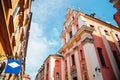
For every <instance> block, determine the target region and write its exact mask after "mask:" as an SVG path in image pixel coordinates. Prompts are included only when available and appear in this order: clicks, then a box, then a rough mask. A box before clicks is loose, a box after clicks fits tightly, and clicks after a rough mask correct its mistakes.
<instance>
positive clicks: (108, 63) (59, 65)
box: [44, 8, 120, 80]
mask: <svg viewBox="0 0 120 80" xmlns="http://www.w3.org/2000/svg"><path fill="white" fill-rule="evenodd" d="M61 40H62V47H61V48H60V50H59V51H58V53H59V55H62V57H60V58H57V57H58V56H56V55H54V58H53V56H49V57H48V58H47V59H46V60H45V62H44V64H45V70H44V71H45V72H44V73H45V74H44V80H120V29H119V28H117V27H115V26H113V25H111V24H108V23H106V22H104V21H101V20H99V19H98V18H96V17H94V16H93V15H87V14H84V13H82V12H81V11H80V10H78V11H75V10H72V9H70V8H69V9H68V11H67V14H66V19H65V23H64V27H63V31H62V33H61ZM55 56H56V57H55ZM57 72H58V73H59V79H58V78H56V77H57Z"/></svg>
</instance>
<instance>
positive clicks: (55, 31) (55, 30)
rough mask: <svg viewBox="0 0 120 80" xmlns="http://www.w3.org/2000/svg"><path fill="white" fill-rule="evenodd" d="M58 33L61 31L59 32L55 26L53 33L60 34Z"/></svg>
mask: <svg viewBox="0 0 120 80" xmlns="http://www.w3.org/2000/svg"><path fill="white" fill-rule="evenodd" d="M58 33H59V32H58V30H57V28H56V27H54V28H53V34H54V35H55V36H59V34H58Z"/></svg>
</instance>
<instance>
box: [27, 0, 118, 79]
mask: <svg viewBox="0 0 120 80" xmlns="http://www.w3.org/2000/svg"><path fill="white" fill-rule="evenodd" d="M68 7H70V8H73V9H75V10H78V8H80V10H81V11H82V12H84V13H87V14H90V13H92V12H95V13H96V16H97V17H98V18H99V19H101V20H103V21H106V22H110V23H111V24H113V25H115V26H116V23H115V21H114V20H113V14H114V13H115V12H116V9H115V8H114V7H113V5H112V4H111V3H109V0H35V1H34V2H33V3H32V12H33V17H32V22H31V29H30V36H29V42H28V49H27V60H26V73H27V74H29V75H30V77H31V80H35V75H36V74H37V72H38V70H39V68H40V66H41V65H42V64H43V61H44V60H45V59H46V58H47V56H48V55H49V54H54V53H56V52H57V51H58V50H59V49H60V47H61V40H60V34H61V31H62V28H63V24H64V20H65V15H66V11H67V8H68Z"/></svg>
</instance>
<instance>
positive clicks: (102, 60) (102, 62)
mask: <svg viewBox="0 0 120 80" xmlns="http://www.w3.org/2000/svg"><path fill="white" fill-rule="evenodd" d="M97 51H98V55H99V58H100V62H101V65H102V66H103V67H106V64H105V60H104V57H103V54H102V48H97Z"/></svg>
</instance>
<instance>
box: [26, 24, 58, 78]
mask: <svg viewBox="0 0 120 80" xmlns="http://www.w3.org/2000/svg"><path fill="white" fill-rule="evenodd" d="M44 29H45V28H44V27H43V26H42V25H39V24H38V23H35V22H32V23H31V30H30V37H29V44H28V50H27V60H26V64H27V65H26V73H28V74H29V75H30V77H32V80H34V79H33V78H35V75H34V77H33V73H37V71H38V69H39V68H40V66H41V65H42V64H43V61H44V60H45V58H46V57H47V56H48V55H49V54H51V53H49V52H50V49H51V46H57V44H58V42H57V41H55V40H54V39H51V40H48V39H47V37H46V36H44V33H45V32H44Z"/></svg>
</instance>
